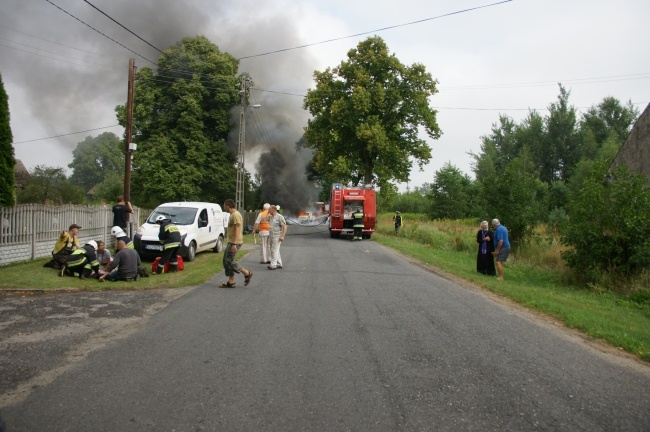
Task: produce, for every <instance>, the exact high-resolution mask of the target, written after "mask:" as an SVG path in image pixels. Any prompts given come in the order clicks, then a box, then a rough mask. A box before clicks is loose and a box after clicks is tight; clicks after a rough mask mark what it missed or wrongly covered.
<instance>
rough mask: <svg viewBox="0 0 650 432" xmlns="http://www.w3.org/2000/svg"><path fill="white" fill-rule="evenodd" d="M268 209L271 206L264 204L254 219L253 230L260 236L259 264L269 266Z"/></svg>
mask: <svg viewBox="0 0 650 432" xmlns="http://www.w3.org/2000/svg"><path fill="white" fill-rule="evenodd" d="M269 207H271V204H268V203H267V204H264V206H263V207H262V211H261V212H260V214H258V215H257V219H255V225H254V226H253V229H254V230H255V232H258V233H259V235H260V258H261V261H260V264H271V246H270V242H269V217H270V215H269Z"/></svg>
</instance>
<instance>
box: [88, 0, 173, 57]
mask: <svg viewBox="0 0 650 432" xmlns="http://www.w3.org/2000/svg"><path fill="white" fill-rule="evenodd" d="M84 2H86V3H88V4H89V5H90V6H92V7H93V8H94V9H95V10H96V11H97V12H99V13H101V14H102V15H104V16H105V17H106V18H108V19H109V20H111V21H113V22H114V23H115V24H117V25H118V26H120V27H122V28H123V29H124V30H126V31H128V32H129V33H131V34H132V35H133V36H135V37H137V38H138V39H140V40H141V41H142V42H144V43H146V44H147V45H149V46H150V47H151V48H153V49H155V50H156V51H158V52H159V53H161V54H164V53H163V52H162V51H161V50H160V49H159V48H157V47H155V46H153V45H152V44H150V43H149V42H147V41H146V40H144V39H142V38H141V37H140V36H138V35H137V34H135V33H133V32H132V31H131V30H129V29H128V28H126V27H124V26H123V25H122V24H120V23H119V22H117V21H116V20H115V19H113V18H112V17H111V16H109V15H108V14H107V13H106V12H104V11H103V10H101V9H99V8H98V7H97V6H95V5H94V4H92V3H91V2H89V1H88V0H84Z"/></svg>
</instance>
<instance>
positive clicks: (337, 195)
mask: <svg viewBox="0 0 650 432" xmlns="http://www.w3.org/2000/svg"><path fill="white" fill-rule="evenodd" d="M342 194H343V191H342V190H341V189H335V190H334V200H333V201H334V202H333V203H330V205H331V206H332V214H333V215H334V216H341V215H342V214H343V213H342V211H341V207H342V203H343V200H342V199H341V195H342Z"/></svg>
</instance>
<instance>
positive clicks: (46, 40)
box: [0, 24, 101, 55]
mask: <svg viewBox="0 0 650 432" xmlns="http://www.w3.org/2000/svg"><path fill="white" fill-rule="evenodd" d="M0 27H3V28H5V29H7V30H11V31H13V32H16V33H20V34H23V35H25V36H29V37H32V38H34V39H40V40H42V41H45V42H50V43H53V44H56V45H61V46H64V47H66V48H70V49H73V50H77V51H83V52H85V53H88V54H93V55H101V54H99V53H96V52H92V51H88V50H85V49H81V48H77V47H73V46H70V45H66V44H63V43H61V42H56V41H53V40H50V39H45V38H42V37H39V36H35V35H33V34H29V33H25V32H23V31H20V30H16V29H13V28H11V27H7V26H6V25H3V24H0Z"/></svg>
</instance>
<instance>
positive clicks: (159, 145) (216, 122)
mask: <svg viewBox="0 0 650 432" xmlns="http://www.w3.org/2000/svg"><path fill="white" fill-rule="evenodd" d="M237 67H238V61H237V59H235V58H234V57H233V56H231V55H230V54H227V53H222V52H221V51H219V48H218V47H217V46H216V45H214V44H212V43H211V42H210V41H209V40H208V39H207V38H205V37H203V36H198V37H195V38H184V39H183V40H182V41H181V42H180V43H178V44H177V45H175V46H174V47H171V48H169V49H168V50H166V51H165V52H164V54H162V55H161V56H160V58H159V59H158V69H157V72H154V71H153V70H151V69H150V68H147V67H145V68H142V69H140V70H139V71H138V73H137V80H136V86H135V95H134V99H135V103H134V114H133V117H134V129H133V142H135V143H137V144H138V150H137V151H136V152H135V153H134V156H133V173H132V184H133V185H136V186H135V187H133V188H132V189H131V190H132V195H133V196H134V198H133V199H132V200H133V201H137V202H139V203H140V205H155V204H158V203H160V202H164V201H174V200H200V201H217V200H223V199H224V197H227V196H234V194H235V185H236V178H237V176H236V167H235V155H234V154H233V153H232V152H231V151H229V150H228V149H227V148H226V139H227V137H228V132H229V131H230V124H229V121H230V111H231V109H232V108H233V106H235V105H237V104H238V103H239V96H238V90H239V83H238V82H237V78H236V76H235V74H236V72H237ZM116 112H117V115H118V120H119V121H120V124H122V125H124V124H125V107H124V106H118V107H117V108H116Z"/></svg>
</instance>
